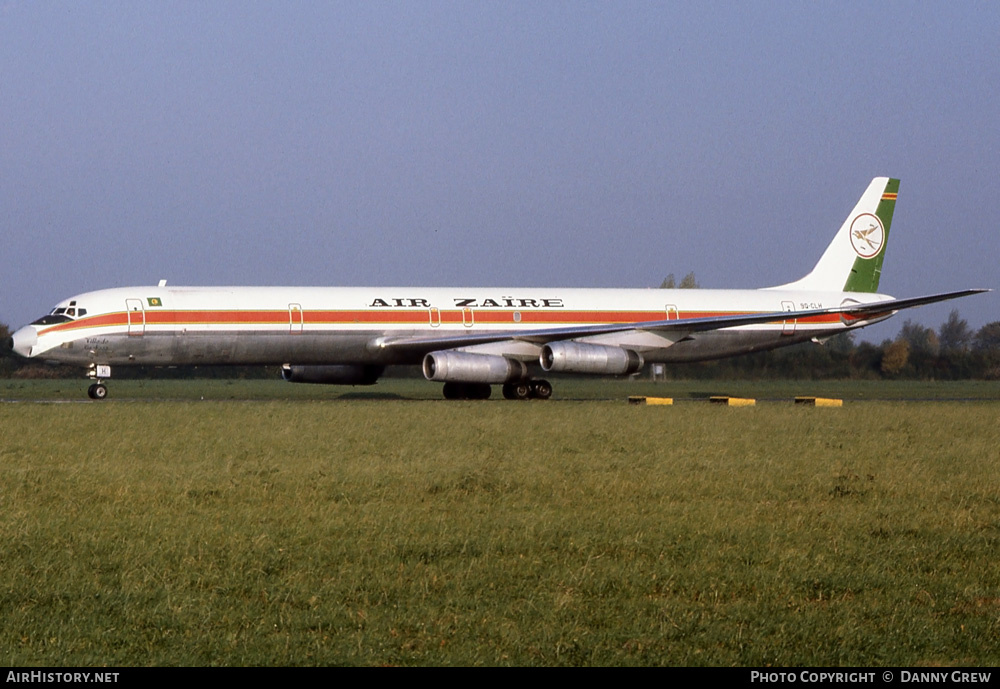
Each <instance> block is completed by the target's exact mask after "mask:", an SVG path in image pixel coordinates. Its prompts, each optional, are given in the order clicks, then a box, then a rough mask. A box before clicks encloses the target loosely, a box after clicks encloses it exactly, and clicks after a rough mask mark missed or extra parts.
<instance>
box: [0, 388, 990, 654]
mask: <svg viewBox="0 0 1000 689" xmlns="http://www.w3.org/2000/svg"><path fill="white" fill-rule="evenodd" d="M16 385H21V386H25V387H20V388H14V387H11V386H16ZM49 385H52V386H63V387H62V388H60V390H61V392H58V393H56V392H53V390H54V388H45V386H49ZM199 385H202V383H201V382H200V381H177V382H174V381H167V382H158V383H155V384H153V383H146V384H142V383H141V382H139V381H119V382H116V383H114V384H113V387H112V398H111V399H109V400H108V401H106V402H103V403H91V402H81V403H79V404H49V403H40V404H39V403H22V404H0V465H2V467H3V473H2V474H0V506H2V511H3V515H4V519H3V521H2V522H0V562H2V566H0V615H2V619H3V620H4V624H3V625H2V628H0V662H3V663H4V664H9V665H36V664H37V665H62V666H66V665H299V664H323V665H330V664H349V665H395V664H400V665H411V664H432V665H474V664H482V665H503V664H517V665H559V664H571V665H591V664H592V665H660V664H662V665H754V666H756V665H779V666H781V665H786V666H787V665H861V666H870V665H900V666H915V665H934V666H936V665H955V664H959V665H996V664H998V663H1000V651H998V648H1000V643H998V641H1000V569H998V568H997V567H996V566H995V560H996V553H997V552H998V547H1000V486H998V476H1000V451H998V447H1000V423H998V422H1000V405H998V404H997V403H996V402H995V401H989V400H993V399H995V398H996V397H997V395H996V390H995V387H996V384H993V385H988V384H984V385H983V386H981V387H977V386H976V384H973V385H972V388H971V389H970V388H961V387H960V386H959V387H955V388H948V387H947V386H945V387H943V388H942V387H940V386H938V387H934V386H932V387H930V388H926V389H924V392H922V393H921V394H913V393H914V390H915V388H908V389H902V388H892V387H891V386H889V388H882V389H883V393H882V394H881V395H879V394H876V392H877V390H875V389H874V387H873V388H870V389H861V388H856V387H855V388H850V387H843V388H841V390H842V391H844V390H846V391H849V392H850V391H853V394H854V395H855V396H853V397H852V396H851V395H847V394H845V395H842V396H844V397H846V398H847V399H848V400H861V399H873V398H878V397H885V396H888V397H891V398H893V399H906V398H925V397H937V398H942V397H944V398H962V399H968V398H977V399H979V400H980V401H971V402H956V401H935V402H906V401H856V402H850V401H849V402H848V403H847V404H845V406H844V407H842V408H836V409H821V408H803V407H797V406H795V405H793V404H791V403H790V402H787V401H783V402H777V401H776V402H767V403H761V404H758V405H757V406H756V407H752V408H739V409H733V408H727V407H717V406H712V405H709V404H703V403H698V402H695V401H693V400H696V399H699V398H700V397H702V396H703V395H704V394H705V393H715V392H728V393H729V394H743V395H748V394H749V396H757V397H759V398H761V399H770V398H773V399H786V398H790V397H791V396H794V395H795V394H830V392H828V391H827V389H822V390H820V389H816V388H814V387H809V385H811V384H807V385H801V384H800V385H798V386H797V389H795V390H794V391H791V392H788V391H787V390H786V389H785V388H780V389H779V388H767V387H766V386H765V387H757V388H756V389H753V388H746V387H744V386H748V385H750V386H752V385H753V384H749V383H740V384H738V385H736V384H734V385H729V386H727V385H719V384H717V383H706V382H698V383H691V384H690V387H688V388H684V390H683V395H681V394H678V393H677V392H676V390H677V389H679V388H680V386H679V385H678V386H675V387H674V392H671V393H666V394H668V395H670V394H673V395H676V396H678V397H681V398H683V399H685V400H688V401H687V402H686V403H683V404H678V405H676V406H674V407H636V406H629V405H627V404H625V403H624V394H664V393H665V392H666V391H667V390H668V389H669V386H664V385H662V384H661V385H658V386H657V387H656V392H655V393H653V392H647V391H645V390H641V389H637V388H636V387H635V386H631V387H621V388H619V387H614V388H612V391H613V392H612V393H610V394H609V393H607V392H600V389H601V388H600V387H595V388H587V387H583V388H579V389H576V388H573V387H572V386H571V385H569V384H568V381H567V382H566V383H563V382H562V381H560V382H559V384H558V386H557V388H556V390H557V394H562V395H565V396H569V397H573V398H580V399H579V401H573V400H570V401H552V402H548V403H536V402H531V403H512V402H504V401H489V402H444V401H438V400H434V399H410V398H411V397H414V396H416V393H414V392H412V391H413V390H416V389H417V387H416V386H419V389H420V390H421V391H422V392H421V393H419V394H421V395H425V396H427V397H435V396H436V395H437V394H438V393H439V390H438V389H437V386H435V385H428V384H424V383H419V382H418V381H412V382H411V381H401V382H399V383H392V384H390V385H388V386H382V385H380V386H378V387H376V388H373V389H372V390H371V391H368V392H367V393H365V394H369V395H370V394H372V393H375V394H377V395H379V397H378V398H374V399H358V398H357V393H358V392H360V391H361V390H362V389H357V390H355V391H354V395H355V398H350V397H348V398H346V399H345V398H342V397H341V396H342V395H344V391H343V390H339V389H337V390H336V392H335V393H330V392H329V391H330V390H331V389H330V388H315V387H313V386H292V385H287V384H285V385H283V386H282V387H281V388H279V389H280V390H281V391H282V392H287V391H291V392H292V393H294V394H299V393H295V391H296V390H300V389H304V390H306V391H311V392H309V393H308V395H307V396H312V398H309V399H305V398H304V399H294V398H291V399H283V400H262V397H266V396H267V395H265V394H264V393H262V392H261V390H263V389H270V388H258V387H255V386H258V385H265V386H266V385H270V383H269V382H266V381H261V382H247V383H239V382H237V383H227V382H225V381H223V382H221V383H220V382H213V383H211V384H204V387H201V388H198V386H199ZM278 385H281V384H280V383H278ZM829 385H832V386H833V388H830V389H829V390H830V391H831V392H832V391H833V390H835V389H836V384H829ZM5 386H6V387H5ZM31 386H40V387H35V388H32V387H31ZM131 386H136V387H134V388H133V387H131ZM139 386H142V387H139ZM247 386H249V387H247ZM393 386H396V387H393ZM408 386H412V387H408ZM779 387H780V386H779ZM806 387H808V389H803V388H806ZM904 387H905V386H904ZM84 388H85V385H83V384H81V382H80V381H45V382H44V383H42V382H39V383H25V382H9V381H3V382H2V383H0V397H3V398H5V399H12V398H18V399H54V398H58V397H60V396H62V397H64V398H71V399H74V400H76V399H80V398H81V396H82V394H83V390H84ZM192 389H193V390H195V393H194V394H196V395H197V397H195V398H194V399H184V397H185V396H186V395H189V394H191V393H190V392H187V393H185V392H184V391H185V390H186V391H191V390H192ZM220 390H221V391H222V392H220ZM574 390H576V392H574ZM588 390H589V392H588ZM626 390H627V392H625V391H626ZM927 390H930V393H928V392H927ZM886 391H887V392H886ZM623 392H624V394H622V393H623ZM77 393H79V395H78V394H77ZM206 393H207V394H206ZM750 393H761V394H750ZM302 394H306V393H302ZM202 396H205V397H206V398H207V401H204V402H203V401H200V397H202ZM323 396H328V397H329V399H324V398H323ZM394 396H398V397H400V398H401V399H394ZM129 397H133V398H139V399H141V400H148V401H128V398H129ZM162 397H166V398H169V400H168V401H158V398H162ZM227 397H232V398H233V399H228V398H227ZM588 397H595V398H601V397H610V398H613V400H612V401H592V400H590V399H588ZM213 398H214V399H213ZM246 398H254V399H257V400H262V401H242V400H244V399H246ZM984 399H985V400H987V401H982V400H984Z"/></svg>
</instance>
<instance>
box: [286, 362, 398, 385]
mask: <svg viewBox="0 0 1000 689" xmlns="http://www.w3.org/2000/svg"><path fill="white" fill-rule="evenodd" d="M383 370H385V369H384V368H383V367H382V366H363V365H361V364H340V365H335V366H292V365H291V364H285V365H284V366H282V367H281V377H282V378H284V379H285V380H287V381H288V382H290V383H322V384H325V385H374V384H375V381H377V380H378V378H379V376H381V375H382V371H383Z"/></svg>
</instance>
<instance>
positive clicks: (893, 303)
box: [377, 289, 991, 353]
mask: <svg viewBox="0 0 1000 689" xmlns="http://www.w3.org/2000/svg"><path fill="white" fill-rule="evenodd" d="M989 291H991V290H988V289H966V290H960V291H957V292H943V293H940V294H930V295H927V296H923V297H910V298H908V299H887V300H884V301H878V302H873V303H869V304H845V305H843V306H834V307H831V308H824V309H807V310H803V311H772V312H770V313H752V314H737V315H732V316H709V317H706V318H684V319H680V320H662V321H641V322H638V323H613V324H607V325H581V326H567V327H559V328H539V329H533V330H514V331H496V330H494V331H491V332H486V333H468V334H465V333H462V334H456V335H442V336H440V337H433V336H431V337H428V336H423V335H421V336H412V337H399V338H393V337H387V338H380V340H379V341H378V342H377V346H379V347H382V348H386V349H395V350H400V351H407V352H411V353H416V352H424V353H427V352H433V351H437V350H445V349H455V348H458V347H471V346H473V345H479V344H488V343H491V342H503V341H512V342H529V343H533V344H545V343H547V342H557V341H559V340H573V339H576V338H580V337H588V336H592V335H606V334H609V333H620V332H628V331H631V330H638V331H647V332H655V333H674V334H685V333H696V332H705V331H709V330H722V329H723V328H735V327H737V326H741V325H757V324H760V323H780V322H782V321H788V320H793V319H804V318H812V317H815V316H825V315H830V314H840V315H841V316H842V317H843V318H845V319H848V320H867V319H869V318H877V317H881V316H890V315H892V314H894V313H896V312H897V311H902V310H903V309H909V308H913V307H915V306H924V305H926V304H933V303H936V302H939V301H947V300H949V299H957V298H959V297H966V296H969V295H972V294H979V293H981V292H989Z"/></svg>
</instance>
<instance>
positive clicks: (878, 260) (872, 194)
mask: <svg viewBox="0 0 1000 689" xmlns="http://www.w3.org/2000/svg"><path fill="white" fill-rule="evenodd" d="M898 193H899V180H898V179H890V178H888V177H876V178H875V179H873V180H872V183H871V184H869V185H868V189H866V190H865V193H864V194H862V195H861V200H859V201H858V204H857V205H856V206H855V207H854V210H853V211H851V214H850V215H849V216H847V220H845V221H844V224H843V225H841V227H840V230H839V231H838V232H837V234H836V236H835V237H834V238H833V241H832V242H831V243H830V246H828V247H827V249H826V251H825V252H824V253H823V256H822V258H820V259H819V263H817V264H816V267H815V268H813V269H812V272H811V273H809V274H808V275H806V276H805V277H804V278H802V279H801V280H797V281H796V282H792V283H789V284H787V285H780V287H779V288H780V289H801V290H816V291H823V292H876V291H878V283H879V278H880V277H881V275H882V261H883V259H884V258H885V246H886V244H887V243H888V242H889V226H890V225H891V224H892V213H893V211H894V210H895V208H896V195H897V194H898ZM772 289H778V288H772Z"/></svg>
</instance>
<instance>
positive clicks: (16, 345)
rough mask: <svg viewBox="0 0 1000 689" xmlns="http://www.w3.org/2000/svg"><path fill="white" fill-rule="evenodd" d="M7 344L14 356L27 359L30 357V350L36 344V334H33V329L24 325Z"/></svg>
mask: <svg viewBox="0 0 1000 689" xmlns="http://www.w3.org/2000/svg"><path fill="white" fill-rule="evenodd" d="M8 344H9V345H10V348H11V349H12V350H14V353H15V354H19V355H21V356H23V357H24V358H26V359H27V358H28V357H30V356H31V348H32V347H34V346H35V345H36V344H38V333H36V332H35V329H34V328H32V327H31V326H28V325H26V326H25V327H23V328H21V329H20V330H18V331H17V332H16V333H14V334H13V335H12V336H11V338H10V342H9V343H8Z"/></svg>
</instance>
